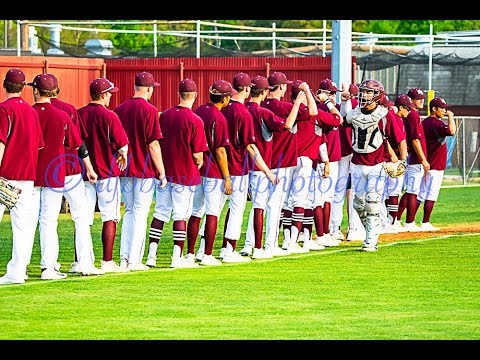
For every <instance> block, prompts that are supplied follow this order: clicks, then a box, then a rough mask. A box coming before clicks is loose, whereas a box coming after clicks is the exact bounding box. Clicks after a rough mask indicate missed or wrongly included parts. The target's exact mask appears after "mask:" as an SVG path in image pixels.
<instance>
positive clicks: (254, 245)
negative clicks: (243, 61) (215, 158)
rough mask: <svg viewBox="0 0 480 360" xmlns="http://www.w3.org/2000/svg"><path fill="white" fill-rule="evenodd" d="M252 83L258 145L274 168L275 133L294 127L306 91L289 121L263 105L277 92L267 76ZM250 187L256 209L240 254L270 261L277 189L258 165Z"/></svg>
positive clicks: (251, 92) (252, 111)
mask: <svg viewBox="0 0 480 360" xmlns="http://www.w3.org/2000/svg"><path fill="white" fill-rule="evenodd" d="M252 83H253V84H254V85H253V86H252V88H251V90H250V94H251V97H250V101H249V102H248V103H247V104H246V106H247V109H248V111H249V112H250V114H252V118H253V127H254V132H255V140H256V142H255V145H256V146H257V148H258V151H259V152H260V154H261V155H262V158H263V160H264V161H265V164H267V166H268V167H270V168H271V167H272V138H273V134H274V133H275V132H279V131H283V130H284V129H291V128H292V126H293V124H294V122H295V119H296V115H297V114H298V110H299V108H300V104H301V102H302V101H303V99H304V98H305V96H304V93H303V92H302V93H301V94H300V96H299V97H298V100H297V101H296V102H295V103H294V104H293V108H292V112H291V114H292V115H291V116H289V117H288V118H287V119H283V118H281V117H279V116H276V115H275V114H274V113H273V112H272V111H271V110H269V109H266V108H264V107H262V106H261V103H262V102H263V101H264V100H265V98H266V96H267V94H268V90H269V89H273V87H272V86H270V85H269V83H268V79H267V78H266V77H264V76H261V75H257V76H254V77H253V78H252ZM286 121H288V122H286ZM250 188H251V191H252V209H251V211H250V216H249V219H248V226H247V236H246V239H245V246H244V247H243V249H242V250H240V255H243V256H248V255H252V259H268V258H271V257H273V252H272V250H273V248H274V245H275V244H265V248H263V227H264V226H263V224H264V211H265V208H266V206H267V201H268V198H269V197H270V195H271V194H272V193H273V191H274V186H271V184H270V182H269V181H268V179H267V177H266V175H265V174H264V173H263V172H262V171H261V170H260V169H259V168H258V166H254V168H253V169H252V170H251V171H250ZM252 252H253V253H252Z"/></svg>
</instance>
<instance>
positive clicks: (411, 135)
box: [404, 110, 427, 165]
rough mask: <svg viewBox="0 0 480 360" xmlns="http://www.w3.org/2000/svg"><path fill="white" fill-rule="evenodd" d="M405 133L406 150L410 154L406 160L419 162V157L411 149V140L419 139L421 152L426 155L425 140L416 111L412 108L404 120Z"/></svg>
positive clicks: (413, 162)
mask: <svg viewBox="0 0 480 360" xmlns="http://www.w3.org/2000/svg"><path fill="white" fill-rule="evenodd" d="M404 124H405V134H406V139H407V150H408V153H409V155H410V158H409V160H408V163H409V164H412V165H413V164H421V163H422V162H421V161H420V158H419V157H418V155H417V153H416V152H415V150H414V149H413V146H412V140H414V139H419V140H420V144H421V146H422V150H423V153H424V154H425V156H427V142H426V141H425V133H424V132H423V126H422V123H421V120H420V115H419V113H418V111H416V110H412V111H410V113H409V114H408V115H407V117H406V118H405V121H404Z"/></svg>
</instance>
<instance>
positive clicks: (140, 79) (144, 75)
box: [135, 71, 160, 86]
mask: <svg viewBox="0 0 480 360" xmlns="http://www.w3.org/2000/svg"><path fill="white" fill-rule="evenodd" d="M135 85H136V86H160V84H159V83H158V82H156V81H155V80H154V79H153V75H152V74H150V73H149V72H146V71H142V72H139V73H138V74H137V75H136V76H135Z"/></svg>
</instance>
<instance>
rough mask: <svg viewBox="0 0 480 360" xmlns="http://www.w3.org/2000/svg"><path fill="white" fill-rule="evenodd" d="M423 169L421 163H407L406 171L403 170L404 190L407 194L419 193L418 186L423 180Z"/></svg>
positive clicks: (419, 186) (420, 185)
mask: <svg viewBox="0 0 480 360" xmlns="http://www.w3.org/2000/svg"><path fill="white" fill-rule="evenodd" d="M424 174H425V170H424V169H423V166H422V164H413V165H410V164H408V165H407V171H406V172H405V186H406V189H407V190H406V192H407V193H409V194H414V195H417V196H418V194H420V188H421V187H422V184H423V183H424V182H425V177H424V176H423V175H424Z"/></svg>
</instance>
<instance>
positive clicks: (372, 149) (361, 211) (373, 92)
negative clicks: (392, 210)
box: [341, 79, 395, 251]
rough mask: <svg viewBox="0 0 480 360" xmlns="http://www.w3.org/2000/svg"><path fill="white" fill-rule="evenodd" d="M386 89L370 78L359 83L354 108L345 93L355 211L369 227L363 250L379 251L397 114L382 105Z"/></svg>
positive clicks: (343, 110) (343, 100) (343, 96)
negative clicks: (387, 167) (387, 163)
mask: <svg viewBox="0 0 480 360" xmlns="http://www.w3.org/2000/svg"><path fill="white" fill-rule="evenodd" d="M384 93H385V90H384V87H383V85H382V83H380V82H379V81H377V80H373V79H368V80H365V81H363V82H362V83H361V84H360V86H359V97H358V101H359V106H357V107H356V108H355V109H353V110H352V109H351V106H352V105H351V100H350V96H349V94H345V95H343V94H342V105H341V106H342V113H346V116H345V120H346V122H347V123H348V124H351V125H352V127H353V132H352V138H353V143H352V147H353V156H352V164H351V168H350V174H351V178H352V187H354V188H355V198H354V200H353V202H354V207H355V210H356V211H357V212H358V215H359V216H360V219H361V220H362V223H363V225H364V227H365V232H366V237H365V239H364V241H363V246H362V250H364V251H377V244H378V237H379V230H380V208H381V201H382V194H383V192H384V186H385V178H386V172H385V170H384V168H383V166H384V162H385V160H386V159H387V156H388V154H389V150H388V141H387V140H386V139H387V138H388V137H389V136H393V133H392V125H393V124H394V121H395V120H394V119H392V117H393V114H392V113H391V112H389V111H388V110H387V109H386V108H385V107H383V106H380V105H379V103H380V102H381V101H382V98H383V96H384Z"/></svg>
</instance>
